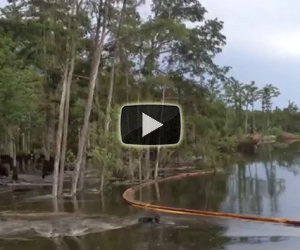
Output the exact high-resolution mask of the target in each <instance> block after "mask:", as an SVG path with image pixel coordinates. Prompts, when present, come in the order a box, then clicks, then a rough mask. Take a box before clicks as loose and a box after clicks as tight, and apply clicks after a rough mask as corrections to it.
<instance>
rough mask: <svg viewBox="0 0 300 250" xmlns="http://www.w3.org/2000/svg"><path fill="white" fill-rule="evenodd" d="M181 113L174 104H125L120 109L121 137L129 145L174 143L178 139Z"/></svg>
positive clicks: (177, 141) (176, 142)
mask: <svg viewBox="0 0 300 250" xmlns="http://www.w3.org/2000/svg"><path fill="white" fill-rule="evenodd" d="M180 116H181V114H180V109H179V107H178V106H176V105H160V104H140V105H125V106H123V107H122V111H121V124H120V125H121V138H122V142H123V143H124V144H129V145H149V146H159V145H174V144H178V143H179V141H180V133H181V117H180Z"/></svg>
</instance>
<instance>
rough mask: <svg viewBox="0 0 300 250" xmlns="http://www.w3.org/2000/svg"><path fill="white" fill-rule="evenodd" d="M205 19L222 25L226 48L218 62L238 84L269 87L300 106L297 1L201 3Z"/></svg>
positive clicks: (282, 103)
mask: <svg viewBox="0 0 300 250" xmlns="http://www.w3.org/2000/svg"><path fill="white" fill-rule="evenodd" d="M201 3H202V4H203V5H204V6H205V7H206V9H207V10H208V13H207V16H208V17H210V18H216V17H217V18H218V19H220V20H222V21H224V31H223V33H224V34H225V35H226V37H227V45H226V46H225V48H224V51H223V53H222V54H220V55H219V56H218V57H217V62H218V63H221V64H224V65H229V66H232V67H233V70H232V74H233V75H234V76H235V77H236V78H238V79H239V80H241V81H244V82H249V81H251V80H255V81H256V82H257V83H258V85H259V86H263V85H265V84H268V83H271V84H273V85H275V86H277V87H278V88H280V90H281V92H282V95H281V96H280V97H279V98H278V99H277V100H276V105H279V106H281V107H282V106H286V105H287V103H288V100H293V101H295V102H296V103H297V104H298V105H299V106H300V98H299V94H297V92H298V89H299V87H300V84H299V80H300V79H299V78H300V74H299V73H298V72H299V67H300V28H299V27H300V19H299V12H300V2H299V1H297V0H290V1H281V0H264V1H261V0H251V1H246V0H226V1H220V0H202V1H201Z"/></svg>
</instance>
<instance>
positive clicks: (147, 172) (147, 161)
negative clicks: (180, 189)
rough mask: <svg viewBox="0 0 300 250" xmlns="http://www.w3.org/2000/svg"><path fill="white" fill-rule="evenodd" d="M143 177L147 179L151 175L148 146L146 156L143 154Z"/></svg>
mask: <svg viewBox="0 0 300 250" xmlns="http://www.w3.org/2000/svg"><path fill="white" fill-rule="evenodd" d="M145 171H146V174H145V179H146V180H149V178H150V176H151V162H150V147H148V148H147V149H146V156H145Z"/></svg>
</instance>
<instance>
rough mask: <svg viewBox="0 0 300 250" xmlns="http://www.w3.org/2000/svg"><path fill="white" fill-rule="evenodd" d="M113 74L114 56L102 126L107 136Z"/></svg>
mask: <svg viewBox="0 0 300 250" xmlns="http://www.w3.org/2000/svg"><path fill="white" fill-rule="evenodd" d="M114 76H115V58H113V62H112V67H111V72H110V80H109V92H108V97H107V105H106V116H105V126H104V129H105V130H104V132H105V136H107V133H108V131H109V125H110V118H111V115H110V113H111V102H112V96H113V91H114Z"/></svg>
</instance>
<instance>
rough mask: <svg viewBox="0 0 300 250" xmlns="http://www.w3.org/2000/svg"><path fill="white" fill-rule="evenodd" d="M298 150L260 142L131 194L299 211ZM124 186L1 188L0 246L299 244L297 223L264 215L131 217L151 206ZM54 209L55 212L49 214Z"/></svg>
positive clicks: (191, 204)
mask: <svg viewBox="0 0 300 250" xmlns="http://www.w3.org/2000/svg"><path fill="white" fill-rule="evenodd" d="M299 153H300V146H299V145H291V146H290V147H288V148H282V147H281V148H272V147H265V148H263V150H262V151H261V153H260V155H259V156H258V157H256V158H252V159H243V160H240V161H239V162H238V163H237V164H236V165H234V166H231V167H228V168H226V169H227V170H228V171H227V173H226V174H217V175H212V176H205V177H195V178H189V179H184V180H181V181H175V182H169V183H162V184H159V185H158V184H156V185H153V186H149V187H147V188H145V189H143V190H141V191H140V192H138V193H137V194H136V195H137V197H136V198H137V199H140V200H143V201H147V202H152V203H157V204H164V205H172V206H178V207H188V208H195V209H203V210H214V211H227V212H235V213H251V214H257V215H265V216H278V217H290V218H294V219H300V214H299V211H300V200H299V199H297V197H296V195H297V191H298V190H300V182H299V176H298V173H299V170H300V169H299V166H300V157H299ZM124 189H125V187H116V188H113V190H112V191H110V192H108V193H105V194H97V193H93V192H92V190H88V191H87V192H85V193H82V194H81V195H79V196H78V197H77V199H72V198H64V199H57V200H56V199H52V198H51V197H50V196H48V195H47V194H48V193H49V191H50V190H48V189H36V190H32V191H30V192H23V193H22V192H21V193H6V194H0V198H1V203H0V223H1V224H0V249H8V250H21V249H22V250H23V249H32V250H37V249H43V250H48V249H49V250H50V249H61V250H69V249H72V250H73V249H74V250H76V249H78V250H98V249H101V250H103V249H122V250H123V249H124V250H135V249H137V250H140V249H142V250H143V249H166V250H173V249H175V250H177V249H178V250H179V249H180V250H187V249H192V250H194V249H195V250H196V249H197V250H199V249H205V250H207V249H208V250H209V249H231V250H234V249H251V250H252V249H283V248H286V249H298V246H299V244H300V229H299V228H296V227H287V226H282V225H274V224H268V223H253V222H244V221H236V220H225V219H217V218H210V217H192V216H180V215H169V214H161V220H162V221H161V224H159V225H149V224H148V225H147V224H138V223H137V220H138V218H139V217H140V216H143V215H145V214H148V213H150V211H145V210H141V209H136V208H133V207H131V206H128V205H127V204H126V203H124V201H123V200H122V198H121V195H122V192H123V191H124ZM1 211H2V212H1ZM5 211H9V213H11V214H13V215H11V216H9V215H8V212H5ZM53 212H56V213H57V214H56V215H55V216H51V215H50V214H49V213H53ZM16 214H21V215H19V216H16ZM22 214H25V215H22Z"/></svg>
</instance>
